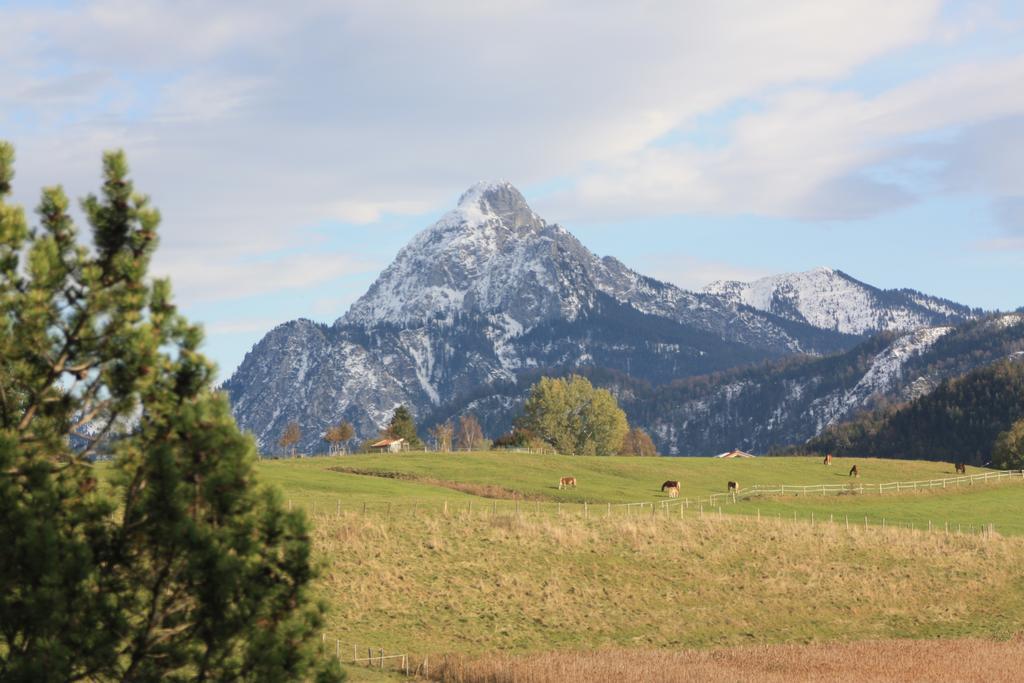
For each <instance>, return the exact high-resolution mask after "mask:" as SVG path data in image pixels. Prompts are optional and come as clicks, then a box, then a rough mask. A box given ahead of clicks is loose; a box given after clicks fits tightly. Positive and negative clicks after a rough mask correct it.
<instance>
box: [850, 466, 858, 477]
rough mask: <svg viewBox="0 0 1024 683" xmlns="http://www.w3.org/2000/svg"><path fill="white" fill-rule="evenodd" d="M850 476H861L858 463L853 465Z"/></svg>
mask: <svg viewBox="0 0 1024 683" xmlns="http://www.w3.org/2000/svg"><path fill="white" fill-rule="evenodd" d="M850 476H851V477H859V476H860V470H858V469H857V466H856V465H854V466H853V467H851V468H850Z"/></svg>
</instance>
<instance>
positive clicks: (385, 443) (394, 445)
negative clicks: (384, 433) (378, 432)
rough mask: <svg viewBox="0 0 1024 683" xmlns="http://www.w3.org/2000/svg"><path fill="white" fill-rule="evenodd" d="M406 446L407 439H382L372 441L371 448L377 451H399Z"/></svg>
mask: <svg viewBox="0 0 1024 683" xmlns="http://www.w3.org/2000/svg"><path fill="white" fill-rule="evenodd" d="M404 446H405V439H381V440H380V441H375V442H374V443H371V444H370V446H369V448H370V450H371V451H374V452H377V453H398V452H399V451H401V450H402V448H403V447H404Z"/></svg>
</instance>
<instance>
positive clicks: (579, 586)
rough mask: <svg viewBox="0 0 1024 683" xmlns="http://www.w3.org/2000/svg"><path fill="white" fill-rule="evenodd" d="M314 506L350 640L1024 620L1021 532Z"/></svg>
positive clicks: (577, 644)
mask: <svg viewBox="0 0 1024 683" xmlns="http://www.w3.org/2000/svg"><path fill="white" fill-rule="evenodd" d="M314 519H315V522H316V524H315V533H314V540H315V547H316V550H317V553H318V555H319V557H320V558H321V559H322V561H323V562H324V565H325V566H324V571H323V575H322V577H321V579H320V581H319V587H320V595H321V597H323V598H324V599H325V600H326V601H327V602H328V603H330V604H331V606H332V610H331V612H330V614H329V616H328V623H327V634H328V637H329V638H336V639H339V640H340V641H341V642H342V644H343V647H344V646H345V644H350V643H357V644H359V645H361V646H369V645H372V646H374V647H377V646H380V647H384V648H386V649H387V650H388V651H389V652H405V653H410V654H414V655H431V656H435V655H439V654H442V653H460V654H465V655H470V656H473V655H480V654H483V653H487V652H495V651H499V650H501V651H511V652H531V651H549V650H553V649H554V650H593V649H602V648H607V647H618V648H646V649H650V648H656V649H673V650H675V649H680V648H690V647H702V648H707V647H723V646H737V645H751V644H761V643H785V642H790V643H811V642H820V641H838V640H863V639H888V638H936V637H946V638H957V637H968V636H973V637H984V638H992V639H1006V638H1009V637H1011V636H1012V635H1013V634H1014V633H1016V632H1018V631H1021V630H1024V539H1019V538H1015V537H1001V536H999V535H994V536H991V537H985V536H954V535H951V536H948V537H947V536H944V535H942V534H938V533H933V534H928V533H926V532H921V531H916V532H915V531H909V530H904V529H884V530H883V529H878V528H869V529H863V528H854V529H851V530H849V531H847V530H846V529H845V528H843V527H842V526H840V525H827V524H819V525H817V526H815V527H813V528H812V527H810V526H809V525H807V524H793V523H791V522H782V523H778V522H776V521H767V520H766V521H762V522H760V523H759V522H756V521H754V520H752V519H743V518H730V517H729V516H726V517H725V518H724V519H716V518H711V517H708V518H706V519H703V520H700V519H696V518H693V517H689V518H687V519H683V520H680V519H679V518H678V517H670V518H665V517H661V516H659V517H657V518H626V519H623V518H614V517H613V518H611V519H604V518H591V519H586V520H584V519H581V518H579V517H569V516H564V517H562V518H558V517H553V516H551V515H540V516H537V517H534V516H532V515H529V514H525V513H524V514H523V515H522V516H514V515H508V514H498V515H491V514H490V511H489V510H474V512H473V513H472V514H468V513H467V512H465V511H460V512H459V513H457V514H451V515H448V516H443V515H440V514H424V513H423V512H422V511H421V513H420V514H418V515H416V516H413V515H411V514H408V513H406V514H402V515H397V514H396V515H393V516H392V517H391V518H383V517H381V516H377V515H368V516H365V517H364V516H361V515H358V514H350V513H343V514H342V515H341V516H340V517H336V516H334V515H322V516H318V517H315V518H314ZM349 648H351V645H349Z"/></svg>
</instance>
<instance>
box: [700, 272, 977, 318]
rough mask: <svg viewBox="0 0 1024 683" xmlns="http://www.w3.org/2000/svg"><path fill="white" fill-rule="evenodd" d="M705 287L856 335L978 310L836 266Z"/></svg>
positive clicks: (738, 300)
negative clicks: (883, 285) (875, 283)
mask: <svg viewBox="0 0 1024 683" xmlns="http://www.w3.org/2000/svg"><path fill="white" fill-rule="evenodd" d="M703 291H704V292H705V293H708V294H713V295H716V296H718V297H721V298H722V299H725V300H727V301H731V302H733V303H736V304H745V305H747V306H750V307H752V308H756V309H757V310H759V311H768V312H770V313H774V314H775V315H777V316H779V317H782V318H786V319H787V320H794V321H799V322H806V323H809V324H811V325H813V326H815V327H820V328H822V329H827V330H835V331H836V332H844V333H846V334H857V335H863V334H872V333H875V332H882V331H902V330H913V329H917V328H920V327H926V326H929V325H936V324H941V323H943V322H948V321H951V320H963V319H967V318H971V317H973V316H975V315H976V314H977V313H978V311H972V310H971V309H970V308H968V307H967V306H962V305H960V304H957V303H954V302H952V301H947V300H945V299H940V298H938V297H933V296H928V295H927V294H922V293H921V292H915V291H914V290H911V289H890V290H882V289H878V288H877V287H872V286H871V285H868V284H865V283H863V282H860V281H859V280H856V279H854V278H852V277H850V276H849V275H847V274H846V273H844V272H842V271H840V270H835V269H832V268H815V269H814V270H809V271H807V272H804V273H787V274H784V275H773V276H770V277H765V278H761V279H760V280H754V281H753V282H737V281H735V280H719V281H717V282H713V283H711V284H710V285H708V286H707V287H705V288H704V290H703Z"/></svg>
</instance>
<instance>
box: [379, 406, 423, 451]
mask: <svg viewBox="0 0 1024 683" xmlns="http://www.w3.org/2000/svg"><path fill="white" fill-rule="evenodd" d="M385 433H386V434H387V436H388V437H390V438H392V439H405V442H406V443H407V444H409V445H410V446H411V447H413V448H419V447H420V446H422V445H423V442H422V441H420V437H419V436H417V435H416V422H415V421H414V420H413V419H412V413H410V412H409V409H408V408H406V407H405V406H398V407H397V408H395V414H394V415H392V416H391V422H389V423H388V428H387V429H386V430H385Z"/></svg>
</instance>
